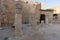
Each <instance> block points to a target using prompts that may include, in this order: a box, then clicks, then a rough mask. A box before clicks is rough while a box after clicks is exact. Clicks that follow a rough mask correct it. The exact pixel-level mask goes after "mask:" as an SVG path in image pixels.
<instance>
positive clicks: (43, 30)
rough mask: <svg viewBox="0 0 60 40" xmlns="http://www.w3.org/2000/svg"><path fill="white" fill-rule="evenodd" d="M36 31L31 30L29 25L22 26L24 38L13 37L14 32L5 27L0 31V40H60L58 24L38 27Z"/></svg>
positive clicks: (59, 26) (59, 25)
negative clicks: (5, 39) (7, 39)
mask: <svg viewBox="0 0 60 40" xmlns="http://www.w3.org/2000/svg"><path fill="white" fill-rule="evenodd" d="M37 29H38V30H35V31H34V30H33V29H32V27H31V26H30V25H23V32H24V36H23V37H19V36H14V35H13V32H14V30H13V29H12V28H11V27H6V28H4V29H2V30H0V40H4V38H5V37H9V40H60V24H49V25H47V24H46V25H44V26H43V25H38V26H37Z"/></svg>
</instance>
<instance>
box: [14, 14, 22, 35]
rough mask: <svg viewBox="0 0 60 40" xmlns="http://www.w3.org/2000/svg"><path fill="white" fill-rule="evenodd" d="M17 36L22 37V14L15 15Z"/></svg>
mask: <svg viewBox="0 0 60 40" xmlns="http://www.w3.org/2000/svg"><path fill="white" fill-rule="evenodd" d="M14 25H15V34H16V35H17V36H22V35H23V31H22V14H18V13H17V14H15V24H14Z"/></svg>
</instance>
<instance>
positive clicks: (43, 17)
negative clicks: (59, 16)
mask: <svg viewBox="0 0 60 40" xmlns="http://www.w3.org/2000/svg"><path fill="white" fill-rule="evenodd" d="M41 21H44V23H45V14H40V23H41Z"/></svg>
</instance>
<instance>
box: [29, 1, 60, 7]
mask: <svg viewBox="0 0 60 40" xmlns="http://www.w3.org/2000/svg"><path fill="white" fill-rule="evenodd" d="M29 1H35V0H29ZM36 1H38V2H43V3H44V4H45V8H52V7H55V6H60V0H36Z"/></svg>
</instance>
